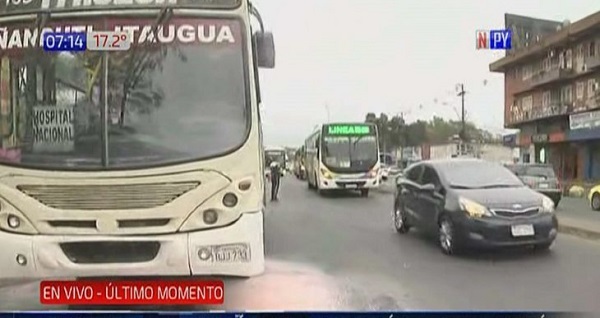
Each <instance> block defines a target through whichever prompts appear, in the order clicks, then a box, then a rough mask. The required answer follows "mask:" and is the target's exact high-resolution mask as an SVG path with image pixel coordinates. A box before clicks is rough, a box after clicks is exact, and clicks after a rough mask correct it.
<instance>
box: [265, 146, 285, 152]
mask: <svg viewBox="0 0 600 318" xmlns="http://www.w3.org/2000/svg"><path fill="white" fill-rule="evenodd" d="M265 151H285V148H283V147H277V146H268V147H265Z"/></svg>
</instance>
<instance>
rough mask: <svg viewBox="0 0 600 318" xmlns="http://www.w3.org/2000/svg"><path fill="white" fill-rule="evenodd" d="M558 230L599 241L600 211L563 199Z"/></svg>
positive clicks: (386, 186)
mask: <svg viewBox="0 0 600 318" xmlns="http://www.w3.org/2000/svg"><path fill="white" fill-rule="evenodd" d="M394 191H395V187H394V184H393V183H392V182H386V183H383V184H382V185H381V186H380V187H379V188H378V189H377V192H380V193H387V194H391V193H394ZM556 215H557V216H558V224H559V227H558V230H559V232H561V233H565V234H570V235H575V236H579V237H582V238H586V239H593V240H600V211H593V210H592V208H591V207H590V205H589V203H588V201H587V199H586V198H572V197H563V198H562V200H561V201H560V203H559V204H558V208H557V209H556Z"/></svg>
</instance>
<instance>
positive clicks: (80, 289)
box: [40, 280, 225, 305]
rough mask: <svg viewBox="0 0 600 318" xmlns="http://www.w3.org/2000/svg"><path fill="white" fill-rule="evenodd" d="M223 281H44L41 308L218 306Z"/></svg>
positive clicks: (222, 297)
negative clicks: (77, 306)
mask: <svg viewBox="0 0 600 318" xmlns="http://www.w3.org/2000/svg"><path fill="white" fill-rule="evenodd" d="M224 297H225V288H224V286H223V282H222V281H198V280H183V281H168V280H163V281H43V282H41V283H40V303H42V304H44V305H199V304H204V305H220V304H223V300H224Z"/></svg>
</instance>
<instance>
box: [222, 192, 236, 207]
mask: <svg viewBox="0 0 600 318" xmlns="http://www.w3.org/2000/svg"><path fill="white" fill-rule="evenodd" d="M237 203H238V197H237V195H235V193H231V192H228V193H225V195H224V196H223V205H224V206H226V207H228V208H233V207H234V206H236V204H237Z"/></svg>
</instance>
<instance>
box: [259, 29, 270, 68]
mask: <svg viewBox="0 0 600 318" xmlns="http://www.w3.org/2000/svg"><path fill="white" fill-rule="evenodd" d="M254 37H255V41H256V51H257V62H258V67H261V68H275V42H274V41H273V33H271V32H259V33H256V34H254Z"/></svg>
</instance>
